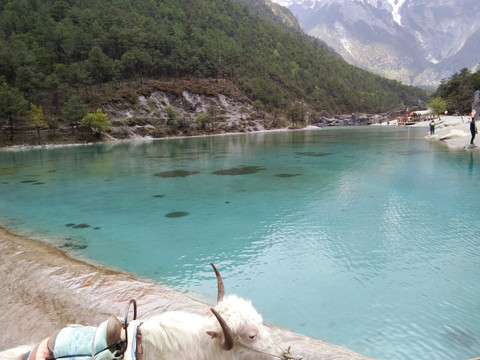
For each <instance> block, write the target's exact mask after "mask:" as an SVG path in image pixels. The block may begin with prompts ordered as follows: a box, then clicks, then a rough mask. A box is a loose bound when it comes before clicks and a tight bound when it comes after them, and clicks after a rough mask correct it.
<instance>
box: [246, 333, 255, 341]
mask: <svg viewBox="0 0 480 360" xmlns="http://www.w3.org/2000/svg"><path fill="white" fill-rule="evenodd" d="M248 337H249V338H250V340H253V339H255V338H256V337H257V334H250V335H249V336H248Z"/></svg>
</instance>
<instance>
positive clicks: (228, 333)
mask: <svg viewBox="0 0 480 360" xmlns="http://www.w3.org/2000/svg"><path fill="white" fill-rule="evenodd" d="M212 266H213V264H212ZM214 269H215V267H214ZM215 270H216V269H215ZM210 310H212V313H213V315H215V317H216V318H217V320H218V322H219V323H220V326H221V327H222V330H223V337H224V339H225V340H224V341H223V344H222V349H223V350H226V351H228V350H232V348H233V334H232V330H230V327H229V326H228V325H227V323H226V322H225V320H223V318H222V316H221V315H220V314H219V313H218V312H217V310H215V309H214V308H210Z"/></svg>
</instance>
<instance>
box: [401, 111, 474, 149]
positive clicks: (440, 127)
mask: <svg viewBox="0 0 480 360" xmlns="http://www.w3.org/2000/svg"><path fill="white" fill-rule="evenodd" d="M471 120H472V118H471V117H470V116H440V117H439V118H437V119H435V134H434V135H430V129H429V126H430V120H429V121H421V122H418V123H416V124H415V125H410V126H412V127H425V128H426V135H425V139H427V140H429V141H432V142H436V141H440V142H442V143H445V144H446V145H447V146H448V147H449V148H451V149H466V150H472V149H476V148H477V147H476V145H470V138H471V135H470V122H471ZM477 128H478V124H477ZM475 140H478V141H480V138H478V135H477V137H476V138H475ZM474 143H475V141H474Z"/></svg>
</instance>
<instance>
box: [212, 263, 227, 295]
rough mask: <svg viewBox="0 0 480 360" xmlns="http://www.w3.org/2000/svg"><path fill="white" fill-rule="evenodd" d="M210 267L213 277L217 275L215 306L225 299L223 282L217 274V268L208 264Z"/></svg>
mask: <svg viewBox="0 0 480 360" xmlns="http://www.w3.org/2000/svg"><path fill="white" fill-rule="evenodd" d="M210 265H212V267H213V270H214V271H215V275H217V284H218V295H217V304H218V303H219V302H220V301H222V300H223V298H224V297H225V288H224V286H223V280H222V277H221V276H220V273H219V272H218V270H217V268H216V267H215V265H213V263H210Z"/></svg>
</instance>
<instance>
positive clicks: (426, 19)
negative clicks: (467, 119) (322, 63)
mask: <svg viewBox="0 0 480 360" xmlns="http://www.w3.org/2000/svg"><path fill="white" fill-rule="evenodd" d="M274 1H275V2H277V3H279V4H281V5H283V6H286V7H288V8H289V9H290V10H291V11H292V12H293V13H294V15H295V16H296V17H297V18H298V20H299V22H300V25H301V26H302V28H303V30H304V31H305V32H306V33H308V34H310V35H312V36H315V37H317V38H320V39H322V40H323V41H325V42H326V43H327V44H328V45H329V46H331V47H332V48H333V49H334V50H336V51H337V52H338V53H339V54H340V55H342V56H343V58H344V59H345V60H346V61H348V62H350V63H352V64H355V65H357V66H359V67H362V68H365V69H368V70H370V71H373V72H375V73H378V74H381V75H383V76H386V77H388V78H393V79H397V80H399V81H402V82H404V83H408V84H414V85H435V84H438V83H439V82H440V80H441V79H443V78H448V77H449V76H450V75H452V74H453V73H456V72H458V71H459V70H460V69H462V68H463V67H467V68H469V69H472V70H473V69H475V67H476V66H477V64H479V63H480V0H274Z"/></svg>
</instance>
